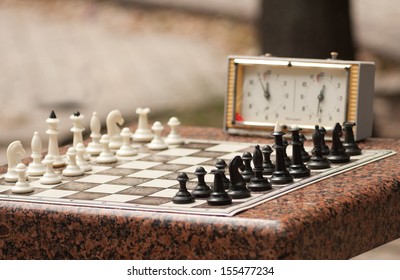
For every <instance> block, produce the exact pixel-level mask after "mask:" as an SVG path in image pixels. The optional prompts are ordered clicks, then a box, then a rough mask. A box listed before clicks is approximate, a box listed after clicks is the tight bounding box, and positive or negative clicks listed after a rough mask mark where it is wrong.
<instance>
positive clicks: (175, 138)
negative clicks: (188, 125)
mask: <svg viewBox="0 0 400 280" xmlns="http://www.w3.org/2000/svg"><path fill="white" fill-rule="evenodd" d="M167 124H168V126H169V127H170V128H171V131H170V133H169V134H168V136H167V138H166V139H165V143H167V144H168V145H181V144H183V143H184V142H185V140H184V139H183V138H182V137H181V136H180V135H179V133H178V126H180V125H181V123H180V121H179V120H178V118H176V117H172V118H170V119H169V121H168V123H167Z"/></svg>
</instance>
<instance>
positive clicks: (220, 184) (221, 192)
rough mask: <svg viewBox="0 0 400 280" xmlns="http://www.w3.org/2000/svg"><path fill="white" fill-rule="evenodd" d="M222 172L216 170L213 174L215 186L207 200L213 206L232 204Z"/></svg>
mask: <svg viewBox="0 0 400 280" xmlns="http://www.w3.org/2000/svg"><path fill="white" fill-rule="evenodd" d="M222 173H223V172H222V171H221V170H218V169H214V170H212V171H211V174H214V185H213V189H212V192H211V194H210V197H209V198H208V199H207V204H208V205H212V206H219V205H229V204H232V198H231V197H230V196H229V195H228V194H227V193H226V191H225V188H224V180H223V177H222Z"/></svg>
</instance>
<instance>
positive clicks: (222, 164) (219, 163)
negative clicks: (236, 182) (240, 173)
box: [215, 159, 230, 190]
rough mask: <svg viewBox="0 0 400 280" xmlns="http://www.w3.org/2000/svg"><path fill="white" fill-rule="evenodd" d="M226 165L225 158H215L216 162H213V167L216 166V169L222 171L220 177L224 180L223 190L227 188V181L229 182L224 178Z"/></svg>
mask: <svg viewBox="0 0 400 280" xmlns="http://www.w3.org/2000/svg"><path fill="white" fill-rule="evenodd" d="M227 166H228V165H227V164H226V162H225V160H223V159H219V160H217V163H216V164H215V167H216V168H217V169H218V170H220V171H222V179H223V181H224V188H225V190H227V189H229V183H230V182H229V179H228V178H226V176H225V168H226V167H227Z"/></svg>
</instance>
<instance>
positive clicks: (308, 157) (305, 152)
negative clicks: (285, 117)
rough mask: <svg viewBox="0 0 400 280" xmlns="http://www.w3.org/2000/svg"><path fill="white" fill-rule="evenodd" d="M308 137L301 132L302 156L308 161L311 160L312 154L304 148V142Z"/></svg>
mask: <svg viewBox="0 0 400 280" xmlns="http://www.w3.org/2000/svg"><path fill="white" fill-rule="evenodd" d="M306 140H307V139H306V137H305V136H304V134H303V133H300V142H301V146H300V147H301V158H302V159H303V162H307V161H309V160H310V157H311V156H310V155H309V153H307V151H306V149H304V142H306Z"/></svg>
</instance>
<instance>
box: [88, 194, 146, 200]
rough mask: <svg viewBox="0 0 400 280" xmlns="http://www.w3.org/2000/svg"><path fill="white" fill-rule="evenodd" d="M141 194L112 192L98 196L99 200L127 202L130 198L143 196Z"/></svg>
mask: <svg viewBox="0 0 400 280" xmlns="http://www.w3.org/2000/svg"><path fill="white" fill-rule="evenodd" d="M141 197H142V196H140V195H128V194H110V195H107V196H104V197H100V198H96V199H95V200H98V201H109V202H127V201H130V200H134V199H138V198H141Z"/></svg>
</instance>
